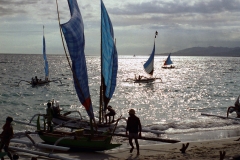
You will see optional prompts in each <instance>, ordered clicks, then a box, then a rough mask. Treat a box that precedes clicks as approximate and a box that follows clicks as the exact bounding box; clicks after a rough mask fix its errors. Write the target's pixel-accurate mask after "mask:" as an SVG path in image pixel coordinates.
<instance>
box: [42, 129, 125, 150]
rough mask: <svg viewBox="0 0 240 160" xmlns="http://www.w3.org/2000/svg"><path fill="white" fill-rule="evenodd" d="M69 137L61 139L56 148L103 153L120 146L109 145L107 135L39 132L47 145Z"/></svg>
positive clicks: (109, 140) (109, 137)
mask: <svg viewBox="0 0 240 160" xmlns="http://www.w3.org/2000/svg"><path fill="white" fill-rule="evenodd" d="M68 136H69V137H70V136H72V137H73V138H72V139H71V138H67V139H62V140H61V141H59V143H58V144H57V145H58V146H64V147H70V148H71V149H72V150H87V151H103V150H109V149H113V148H116V147H119V146H120V145H121V144H111V139H112V137H111V136H108V135H95V136H91V135H90V134H84V135H80V136H78V135H76V134H75V133H68V132H57V131H54V132H51V133H48V132H45V131H39V137H40V138H41V139H42V140H43V141H44V142H45V143H47V144H55V142H56V141H58V140H59V138H63V137H68Z"/></svg>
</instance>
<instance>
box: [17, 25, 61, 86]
mask: <svg viewBox="0 0 240 160" xmlns="http://www.w3.org/2000/svg"><path fill="white" fill-rule="evenodd" d="M43 60H44V71H45V78H44V79H38V77H37V76H35V77H32V79H31V81H25V80H21V81H25V82H28V83H29V84H31V85H32V86H38V85H45V84H49V83H50V82H55V81H60V80H51V81H50V80H49V67H48V60H47V55H46V42H45V36H44V26H43ZM21 81H19V82H18V85H19V83H20V82H21ZM60 82H61V81H60ZM61 83H62V82H61Z"/></svg>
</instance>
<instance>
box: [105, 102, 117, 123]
mask: <svg viewBox="0 0 240 160" xmlns="http://www.w3.org/2000/svg"><path fill="white" fill-rule="evenodd" d="M107 110H108V111H109V112H108V113H107V114H106V115H105V120H106V123H107V117H109V118H108V123H109V124H110V121H111V116H113V120H112V123H113V122H114V116H115V114H116V112H115V110H114V109H113V108H112V106H110V105H109V106H108V107H107Z"/></svg>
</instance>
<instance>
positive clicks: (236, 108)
mask: <svg viewBox="0 0 240 160" xmlns="http://www.w3.org/2000/svg"><path fill="white" fill-rule="evenodd" d="M239 97H240V95H239V96H238V98H237V100H236V102H235V103H234V106H229V107H228V110H227V117H228V114H229V113H232V112H234V111H235V112H236V113H237V118H240V101H239Z"/></svg>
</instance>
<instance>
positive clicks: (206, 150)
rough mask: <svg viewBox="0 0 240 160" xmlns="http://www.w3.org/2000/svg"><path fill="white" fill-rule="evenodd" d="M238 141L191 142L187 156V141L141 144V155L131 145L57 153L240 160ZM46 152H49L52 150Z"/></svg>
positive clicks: (93, 159)
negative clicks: (222, 155) (92, 150)
mask: <svg viewBox="0 0 240 160" xmlns="http://www.w3.org/2000/svg"><path fill="white" fill-rule="evenodd" d="M238 138H239V137H234V138H227V139H220V140H208V141H197V142H188V143H189V146H188V148H187V150H186V152H185V153H182V152H181V151H180V149H181V148H182V145H183V144H184V145H186V143H187V142H184V143H183V142H180V143H175V144H168V143H164V144H163V143H159V144H152V145H141V146H140V155H139V156H137V155H136V154H137V152H136V149H134V150H133V153H129V149H130V147H129V146H128V145H126V147H120V148H117V149H113V150H109V151H104V152H79V153H76V152H70V153H69V152H66V153H63V152H62V153H57V152H54V154H58V155H59V156H62V157H66V158H71V159H78V160H79V159H81V160H115V159H118V160H127V159H135V160H138V159H139V160H152V159H160V160H173V159H174V160H175V159H176V160H219V159H220V152H222V153H223V152H224V151H225V153H226V154H225V158H224V160H234V159H235V160H237V159H239V160H240V141H236V140H237V139H238ZM44 152H46V153H47V152H50V151H44ZM16 153H18V155H19V156H20V159H21V160H23V159H26V160H27V159H28V160H29V159H31V157H36V158H37V159H38V160H40V159H41V160H44V159H53V158H44V157H42V156H36V155H31V154H26V153H21V152H16ZM5 159H8V158H5ZM220 160H221V159H220Z"/></svg>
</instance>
